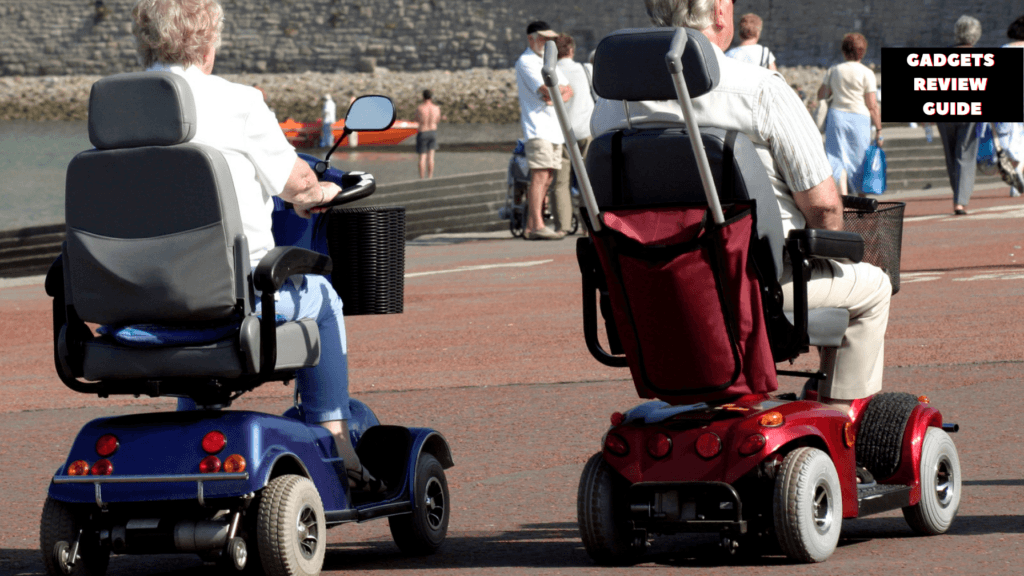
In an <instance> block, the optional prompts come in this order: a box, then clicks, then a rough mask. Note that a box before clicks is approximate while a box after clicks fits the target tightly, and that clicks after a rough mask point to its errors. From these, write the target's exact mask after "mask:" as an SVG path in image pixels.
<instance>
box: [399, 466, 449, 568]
mask: <svg viewBox="0 0 1024 576" xmlns="http://www.w3.org/2000/svg"><path fill="white" fill-rule="evenodd" d="M414 489H415V491H416V492H415V494H414V499H413V502H414V504H413V507H412V513H410V514H402V515H401V516H392V517H391V518H388V527H389V528H391V537H392V538H394V540H395V544H396V545H397V546H398V549H399V550H401V551H402V553H403V554H407V555H409V556H425V555H427V554H433V553H434V552H436V551H437V549H438V548H440V547H441V545H442V544H444V539H445V536H447V534H448V517H449V514H450V511H451V501H450V500H449V495H448V480H447V479H446V478H445V475H444V467H443V466H441V463H440V462H438V461H437V458H435V457H434V456H433V454H422V455H421V456H420V458H419V462H417V463H416V485H415V486H414Z"/></svg>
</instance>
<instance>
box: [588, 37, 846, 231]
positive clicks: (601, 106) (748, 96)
mask: <svg viewBox="0 0 1024 576" xmlns="http://www.w3.org/2000/svg"><path fill="white" fill-rule="evenodd" d="M712 48H713V50H714V52H715V55H716V56H717V57H718V66H719V70H720V71H721V81H720V83H719V85H718V86H717V87H716V88H715V89H714V90H712V91H711V92H709V93H707V94H705V95H703V96H701V97H699V98H695V99H694V100H693V108H694V112H695V116H696V120H697V123H698V124H699V125H700V126H702V127H704V126H707V127H717V128H723V129H726V130H738V131H740V132H742V133H744V134H746V135H747V137H748V138H750V141H751V142H752V143H753V144H754V148H755V149H756V150H757V153H758V156H759V157H760V158H761V162H762V163H763V164H764V166H765V170H766V171H767V172H768V179H769V180H770V181H771V183H772V189H773V190H774V192H775V198H776V200H778V202H779V210H780V212H781V215H782V227H783V233H784V234H789V231H790V230H792V229H794V228H803V227H804V226H805V225H806V219H805V218H804V215H803V214H802V213H801V212H800V210H799V208H798V207H797V205H796V201H795V200H793V191H804V190H809V189H810V188H812V187H814V186H816V185H818V184H820V183H822V182H824V181H825V179H826V178H829V177H831V176H832V167H831V166H830V165H829V162H828V158H827V157H826V156H825V148H824V146H823V144H822V141H821V134H820V133H819V132H818V129H817V127H816V126H815V125H814V122H813V120H811V115H810V114H808V113H807V109H806V108H805V107H804V105H803V102H801V101H800V98H799V97H798V96H797V95H796V92H794V91H793V89H792V88H790V87H789V86H788V85H787V84H786V81H785V79H784V78H783V77H782V75H781V74H779V73H778V72H773V71H771V70H768V69H766V68H756V67H752V66H750V65H748V64H745V63H743V62H740V61H738V60H734V59H732V58H727V57H726V56H725V54H723V53H722V51H721V49H719V48H718V46H715V45H712ZM629 119H630V122H629V124H628V125H631V126H632V127H634V128H639V127H645V128H655V127H672V126H679V125H681V124H683V123H684V122H683V114H682V111H681V110H680V109H679V103H678V102H676V101H674V100H668V101H657V102H655V101H646V102H630V103H629ZM626 127H627V122H626V118H625V112H624V109H623V104H622V102H617V101H615V102H613V101H609V100H605V99H604V98H598V100H597V103H596V104H595V106H594V115H593V117H592V118H591V122H590V129H591V132H592V133H593V134H594V135H595V136H597V135H601V134H604V133H605V132H608V131H610V130H619V129H623V128H626Z"/></svg>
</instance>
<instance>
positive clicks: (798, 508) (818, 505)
mask: <svg viewBox="0 0 1024 576" xmlns="http://www.w3.org/2000/svg"><path fill="white" fill-rule="evenodd" d="M773 506H774V510H773V516H774V518H775V533H776V536H778V539H779V545H780V546H781V547H782V551H783V552H784V553H785V554H786V556H788V557H790V558H792V559H794V560H798V561H800V562H824V561H825V560H827V559H828V557H829V556H831V555H832V552H834V551H835V549H836V544H838V543H839V532H840V530H841V529H842V526H843V494H842V488H841V487H840V485H839V474H838V473H837V472H836V466H835V464H833V463H832V458H830V457H829V455H828V454H826V453H824V452H822V451H821V450H818V449H817V448H809V447H804V448H797V449H796V450H794V451H792V452H790V453H789V454H788V455H787V456H786V458H785V460H783V461H782V468H781V470H780V471H779V475H778V476H777V477H776V480H775V498H774V500H773Z"/></svg>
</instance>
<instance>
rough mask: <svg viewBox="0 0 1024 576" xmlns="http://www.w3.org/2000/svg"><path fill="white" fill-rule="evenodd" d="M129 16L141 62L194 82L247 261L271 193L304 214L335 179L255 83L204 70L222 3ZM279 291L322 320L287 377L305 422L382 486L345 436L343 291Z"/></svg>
mask: <svg viewBox="0 0 1024 576" xmlns="http://www.w3.org/2000/svg"><path fill="white" fill-rule="evenodd" d="M132 19H133V26H132V33H133V34H134V35H135V38H136V42H137V48H138V52H139V56H140V60H141V61H142V64H143V65H144V66H146V67H147V68H148V69H149V70H163V71H167V72H170V73H172V74H177V75H179V76H182V77H183V78H184V79H185V81H186V82H187V83H188V85H189V88H190V89H191V91H192V96H193V100H194V101H195V107H196V134H195V137H194V138H193V139H192V141H193V142H197V143H200V144H206V145H209V146H212V147H213V148H216V149H217V150H219V151H220V152H221V153H222V154H223V155H224V158H225V160H226V161H227V164H228V168H229V169H230V172H231V179H232V182H233V184H234V189H235V195H236V196H237V198H238V205H239V211H240V213H241V216H242V226H243V228H244V230H245V235H246V237H247V239H248V241H249V249H250V254H249V258H250V263H251V264H252V265H253V266H255V265H256V263H257V262H259V259H260V258H262V257H263V255H265V254H266V253H267V252H268V251H269V250H270V249H271V248H273V247H274V237H273V234H272V232H271V211H272V210H273V196H278V197H280V198H281V199H282V200H285V201H287V202H291V203H292V204H293V205H294V206H295V212H296V213H297V214H299V215H300V216H302V217H304V218H308V217H309V215H310V213H311V212H318V211H321V210H322V209H319V208H316V207H317V206H318V205H321V204H324V203H326V202H329V201H330V200H332V199H333V198H334V197H335V196H336V195H337V194H338V193H340V192H341V189H340V188H339V187H338V186H337V185H335V184H332V183H329V182H317V178H316V174H314V173H313V171H312V170H311V169H310V168H309V165H308V164H307V163H306V162H305V161H304V160H302V159H301V158H299V157H298V155H297V154H296V153H295V149H294V148H293V147H292V146H291V145H290V144H288V141H287V140H286V139H285V137H284V133H283V132H281V127H280V126H279V125H278V124H277V119H276V118H275V117H274V114H273V113H272V112H271V111H270V109H269V108H267V105H266V103H264V101H263V96H262V94H260V93H259V91H257V90H256V89H255V88H252V87H250V86H243V85H241V84H236V83H233V82H229V81H227V80H225V79H223V78H220V77H219V76H215V75H213V74H212V71H213V65H214V61H215V60H216V52H217V48H218V47H219V46H220V36H221V30H222V29H223V26H224V11H223V9H222V8H221V6H220V4H218V3H217V2H216V0H138V2H136V4H135V7H134V8H133V10H132ZM278 295H279V301H278V304H277V313H278V314H280V315H283V316H285V317H287V318H288V319H289V320H295V319H298V318H314V319H316V323H317V327H318V328H319V330H320V339H321V345H322V348H323V354H322V355H321V357H320V363H319V364H318V365H317V366H315V367H313V368H304V369H302V370H299V371H298V372H297V373H296V377H295V383H296V386H297V388H298V390H299V394H300V396H301V397H302V409H303V416H304V418H305V420H306V422H307V423H311V424H320V425H322V426H324V427H325V428H327V429H328V430H330V431H331V433H332V434H333V436H334V439H335V444H336V446H337V448H338V453H339V455H340V456H341V457H342V458H344V460H345V467H346V468H347V475H348V477H349V485H350V486H352V487H353V488H356V489H363V490H367V489H369V490H375V491H379V490H381V489H382V485H381V484H380V482H379V481H377V480H376V479H374V478H373V476H372V475H371V474H370V473H369V472H367V471H366V470H365V469H364V468H363V467H362V465H361V463H360V461H359V457H358V456H357V455H356V452H355V450H354V449H353V448H352V443H351V441H350V440H349V434H348V426H347V423H346V421H347V420H348V419H349V418H350V417H351V416H350V410H349V401H348V400H349V396H348V360H347V344H346V338H345V321H344V317H343V316H342V303H341V299H340V298H339V297H338V295H337V293H336V292H335V291H334V288H332V287H331V284H330V282H328V281H327V279H326V278H324V277H323V276H320V275H315V274H310V275H305V276H302V280H296V279H295V278H292V279H289V280H288V281H287V282H285V284H284V286H282V288H281V290H280V291H279V292H278ZM257 311H259V305H258V304H257ZM194 407H195V403H194V402H192V401H190V400H188V399H181V400H179V403H178V409H179V410H187V409H192V408H194Z"/></svg>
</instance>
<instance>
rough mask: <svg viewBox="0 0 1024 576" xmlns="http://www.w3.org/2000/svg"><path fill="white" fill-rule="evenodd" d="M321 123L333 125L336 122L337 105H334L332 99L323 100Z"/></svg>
mask: <svg viewBox="0 0 1024 576" xmlns="http://www.w3.org/2000/svg"><path fill="white" fill-rule="evenodd" d="M321 121H322V122H323V123H324V124H334V123H335V122H337V121H338V105H337V104H335V103H334V99H333V98H330V97H328V98H326V99H325V100H324V112H323V119H322V120H321Z"/></svg>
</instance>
